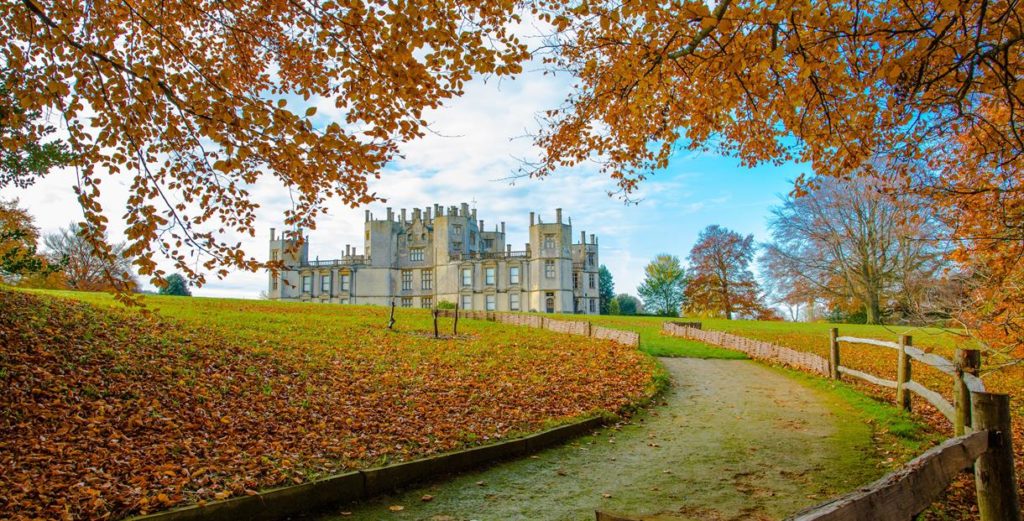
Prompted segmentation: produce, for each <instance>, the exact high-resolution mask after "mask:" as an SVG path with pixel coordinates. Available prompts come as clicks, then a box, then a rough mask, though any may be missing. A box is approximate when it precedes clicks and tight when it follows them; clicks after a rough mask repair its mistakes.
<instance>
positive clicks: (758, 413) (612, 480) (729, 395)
mask: <svg viewBox="0 0 1024 521" xmlns="http://www.w3.org/2000/svg"><path fill="white" fill-rule="evenodd" d="M662 363H663V364H664V365H665V367H666V369H667V370H668V372H669V373H670V374H671V376H672V379H673V385H672V387H671V388H670V389H669V390H668V391H667V392H666V393H665V394H664V395H663V396H662V398H661V399H660V400H659V402H658V405H657V406H654V407H651V408H650V409H649V410H648V411H647V412H645V413H642V414H639V415H637V416H635V417H634V418H633V421H632V423H631V424H629V425H623V426H620V427H618V428H606V429H602V430H600V431H598V432H596V433H594V434H593V435H590V436H584V437H582V438H579V439H577V440H576V441H573V442H570V443H568V444H566V445H563V446H560V447H556V448H553V449H549V450H546V451H543V452H541V453H538V454H537V455H535V456H532V457H527V458H524V459H521V460H516V461H510V462H506V463H502V464H499V465H496V466H493V467H490V468H488V469H484V470H480V471H477V472H471V473H468V474H463V475H460V476H456V477H454V478H449V479H445V480H441V481H438V482H436V483H432V484H425V485H422V486H419V487H415V488H412V489H409V490H407V491H404V492H401V493H397V494H395V495H393V496H384V497H379V498H376V499H374V500H370V501H367V502H363V503H360V504H358V505H351V506H347V507H341V508H339V509H337V510H336V512H335V513H332V514H330V515H327V516H325V517H323V518H321V520H320V521H336V520H337V521H340V520H350V519H394V520H432V521H467V520H479V521H490V520H515V519H523V520H593V519H594V511H595V510H601V511H605V512H611V513H615V514H620V515H629V516H637V517H639V516H645V517H644V518H645V519H647V518H648V517H647V516H653V517H652V518H654V519H666V520H684V519H694V520H701V521H718V520H732V519H736V520H739V519H753V520H762V519H781V518H784V517H786V516H787V515H789V514H791V513H793V512H795V511H797V510H799V509H800V508H802V507H805V506H809V505H812V504H815V503H818V502H820V501H821V500H823V499H825V498H827V497H829V496H831V495H834V494H836V493H837V492H842V491H846V490H849V489H852V488H854V487H856V486H857V485H860V484H863V483H867V482H869V481H871V480H872V479H874V478H876V477H878V476H880V475H881V474H882V473H883V472H882V471H881V470H879V469H878V466H877V458H876V457H875V456H874V454H873V452H872V450H871V429H870V427H869V426H868V425H867V424H866V423H865V422H864V421H863V420H862V418H861V417H860V416H859V415H858V413H857V412H856V411H855V410H854V409H852V408H851V407H850V406H849V405H848V404H847V403H846V402H843V401H842V400H841V399H839V398H837V397H835V396H833V395H831V394H829V393H826V392H823V391H820V390H817V389H812V388H809V387H806V386H804V385H803V384H801V383H800V382H799V381H797V380H794V379H791V378H789V377H787V376H785V375H784V374H782V373H781V372H779V371H776V370H773V369H771V368H768V367H765V366H763V365H759V364H756V363H754V362H751V361H744V360H697V359H687V358H665V359H662ZM425 499H429V500H428V501H425Z"/></svg>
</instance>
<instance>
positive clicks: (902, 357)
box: [896, 335, 914, 412]
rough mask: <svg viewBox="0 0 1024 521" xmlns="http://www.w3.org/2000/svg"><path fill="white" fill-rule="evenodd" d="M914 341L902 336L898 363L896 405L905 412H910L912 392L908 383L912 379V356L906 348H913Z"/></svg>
mask: <svg viewBox="0 0 1024 521" xmlns="http://www.w3.org/2000/svg"><path fill="white" fill-rule="evenodd" d="M912 345H914V344H913V339H912V338H911V337H910V335H901V336H900V351H899V360H897V361H896V363H897V365H896V404H897V405H899V406H900V407H902V408H903V410H904V411H907V412H910V410H911V405H910V391H908V390H907V388H906V385H907V382H909V381H910V379H911V366H910V355H908V354H907V351H906V348H907V347H909V346H912Z"/></svg>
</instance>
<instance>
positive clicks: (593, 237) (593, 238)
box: [590, 234, 597, 244]
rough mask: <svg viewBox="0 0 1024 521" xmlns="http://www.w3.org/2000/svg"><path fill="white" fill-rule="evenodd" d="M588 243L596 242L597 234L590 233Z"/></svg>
mask: <svg viewBox="0 0 1024 521" xmlns="http://www.w3.org/2000/svg"><path fill="white" fill-rule="evenodd" d="M590 244H597V236H596V235H594V234H590Z"/></svg>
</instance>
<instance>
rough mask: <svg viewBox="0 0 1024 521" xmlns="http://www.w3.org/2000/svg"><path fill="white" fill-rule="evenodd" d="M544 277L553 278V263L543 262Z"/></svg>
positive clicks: (551, 261)
mask: <svg viewBox="0 0 1024 521" xmlns="http://www.w3.org/2000/svg"><path fill="white" fill-rule="evenodd" d="M544 276H545V277H547V278H549V279H553V278H555V261H553V260H546V261H544Z"/></svg>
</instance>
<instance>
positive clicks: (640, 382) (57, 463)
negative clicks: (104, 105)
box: [0, 290, 653, 519]
mask: <svg viewBox="0 0 1024 521" xmlns="http://www.w3.org/2000/svg"><path fill="white" fill-rule="evenodd" d="M82 296H83V298H89V299H92V300H94V301H96V302H100V303H103V302H110V300H109V297H107V296H103V295H82ZM150 304H151V307H153V308H159V311H158V313H157V316H155V317H152V318H147V317H144V316H142V315H141V314H139V313H137V312H134V311H125V310H120V309H118V310H112V309H106V308H101V307H95V306H90V305H85V304H82V303H79V302H74V301H69V300H63V299H56V298H49V297H40V296H36V295H29V294H25V293H21V292H10V291H2V290H0V345H3V346H4V348H3V350H2V351H0V383H2V387H0V389H2V392H0V411H3V412H2V413H0V431H2V432H4V436H3V437H0V468H4V469H5V472H4V473H3V474H0V518H5V517H11V518H14V519H18V518H37V517H40V518H58V517H62V516H64V513H65V512H66V513H67V515H69V516H72V517H76V518H102V517H107V518H111V519H117V518H123V517H126V516H129V515H133V514H139V513H143V512H154V511H158V510H164V509H167V508H170V507H172V506H175V505H180V504H184V503H197V502H200V501H215V500H222V499H226V498H230V497H235V496H241V495H246V494H254V493H256V491H257V490H260V489H265V488H269V487H273V486H280V485H286V484H293V483H305V482H308V481H310V480H311V479H315V478H316V477H319V476H324V475H329V474H335V473H339V472H343V471H346V470H352V469H356V468H365V467H369V466H375V465H380V464H386V463H394V462H397V461H404V460H408V459H413V458H416V457H420V456H425V455H429V454H435V453H439V452H445V451H449V450H454V449H458V448H462V447H466V446H471V445H474V444H481V443H487V442H491V441H495V440H499V439H503V438H507V437H510V436H515V435H518V434H521V433H525V432H530V431H536V430H539V429H542V428H545V427H547V426H550V425H551V424H552V423H557V422H561V421H567V420H569V419H572V418H578V417H580V416H583V415H590V414H594V413H597V412H599V411H617V410H620V409H622V408H623V407H626V406H627V405H629V404H630V403H632V402H634V401H635V400H637V399H639V398H640V397H642V396H644V395H645V394H646V393H647V392H648V391H649V390H650V381H651V373H652V369H653V368H652V366H651V365H650V363H649V362H648V361H647V360H646V359H644V358H643V356H642V355H641V354H639V353H637V352H636V351H635V350H633V349H629V348H625V347H622V346H618V345H616V344H613V343H610V342H604V341H599V340H593V339H588V338H583V337H569V336H563V335H555V334H552V333H550V332H546V331H543V330H533V329H526V328H515V327H508V326H500V325H496V324H491V323H486V322H476V321H467V322H466V326H465V327H466V332H467V335H466V337H465V338H460V339H456V340H445V341H441V342H438V341H435V340H433V339H430V338H429V337H428V336H425V335H418V334H416V333H417V332H419V331H420V330H423V331H425V330H427V328H428V327H430V324H429V314H428V313H422V315H423V316H422V317H420V316H419V314H418V313H411V312H409V311H408V310H407V311H406V313H408V316H404V317H400V318H401V319H402V320H400V321H399V326H398V328H399V330H398V331H393V332H388V331H385V330H382V329H380V328H379V327H377V326H376V324H379V323H380V322H381V318H382V316H383V315H382V314H383V313H384V310H382V309H381V310H378V309H374V308H361V307H345V308H342V307H338V306H320V305H307V306H303V305H289V304H276V303H269V302H239V301H219V300H214V299H178V301H177V302H175V301H174V299H152V301H151V302H150ZM416 311H417V312H418V311H419V310H416ZM169 317H176V318H169ZM461 325H462V324H460V326H461ZM403 328H407V329H405V330H403ZM481 486H483V485H481Z"/></svg>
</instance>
